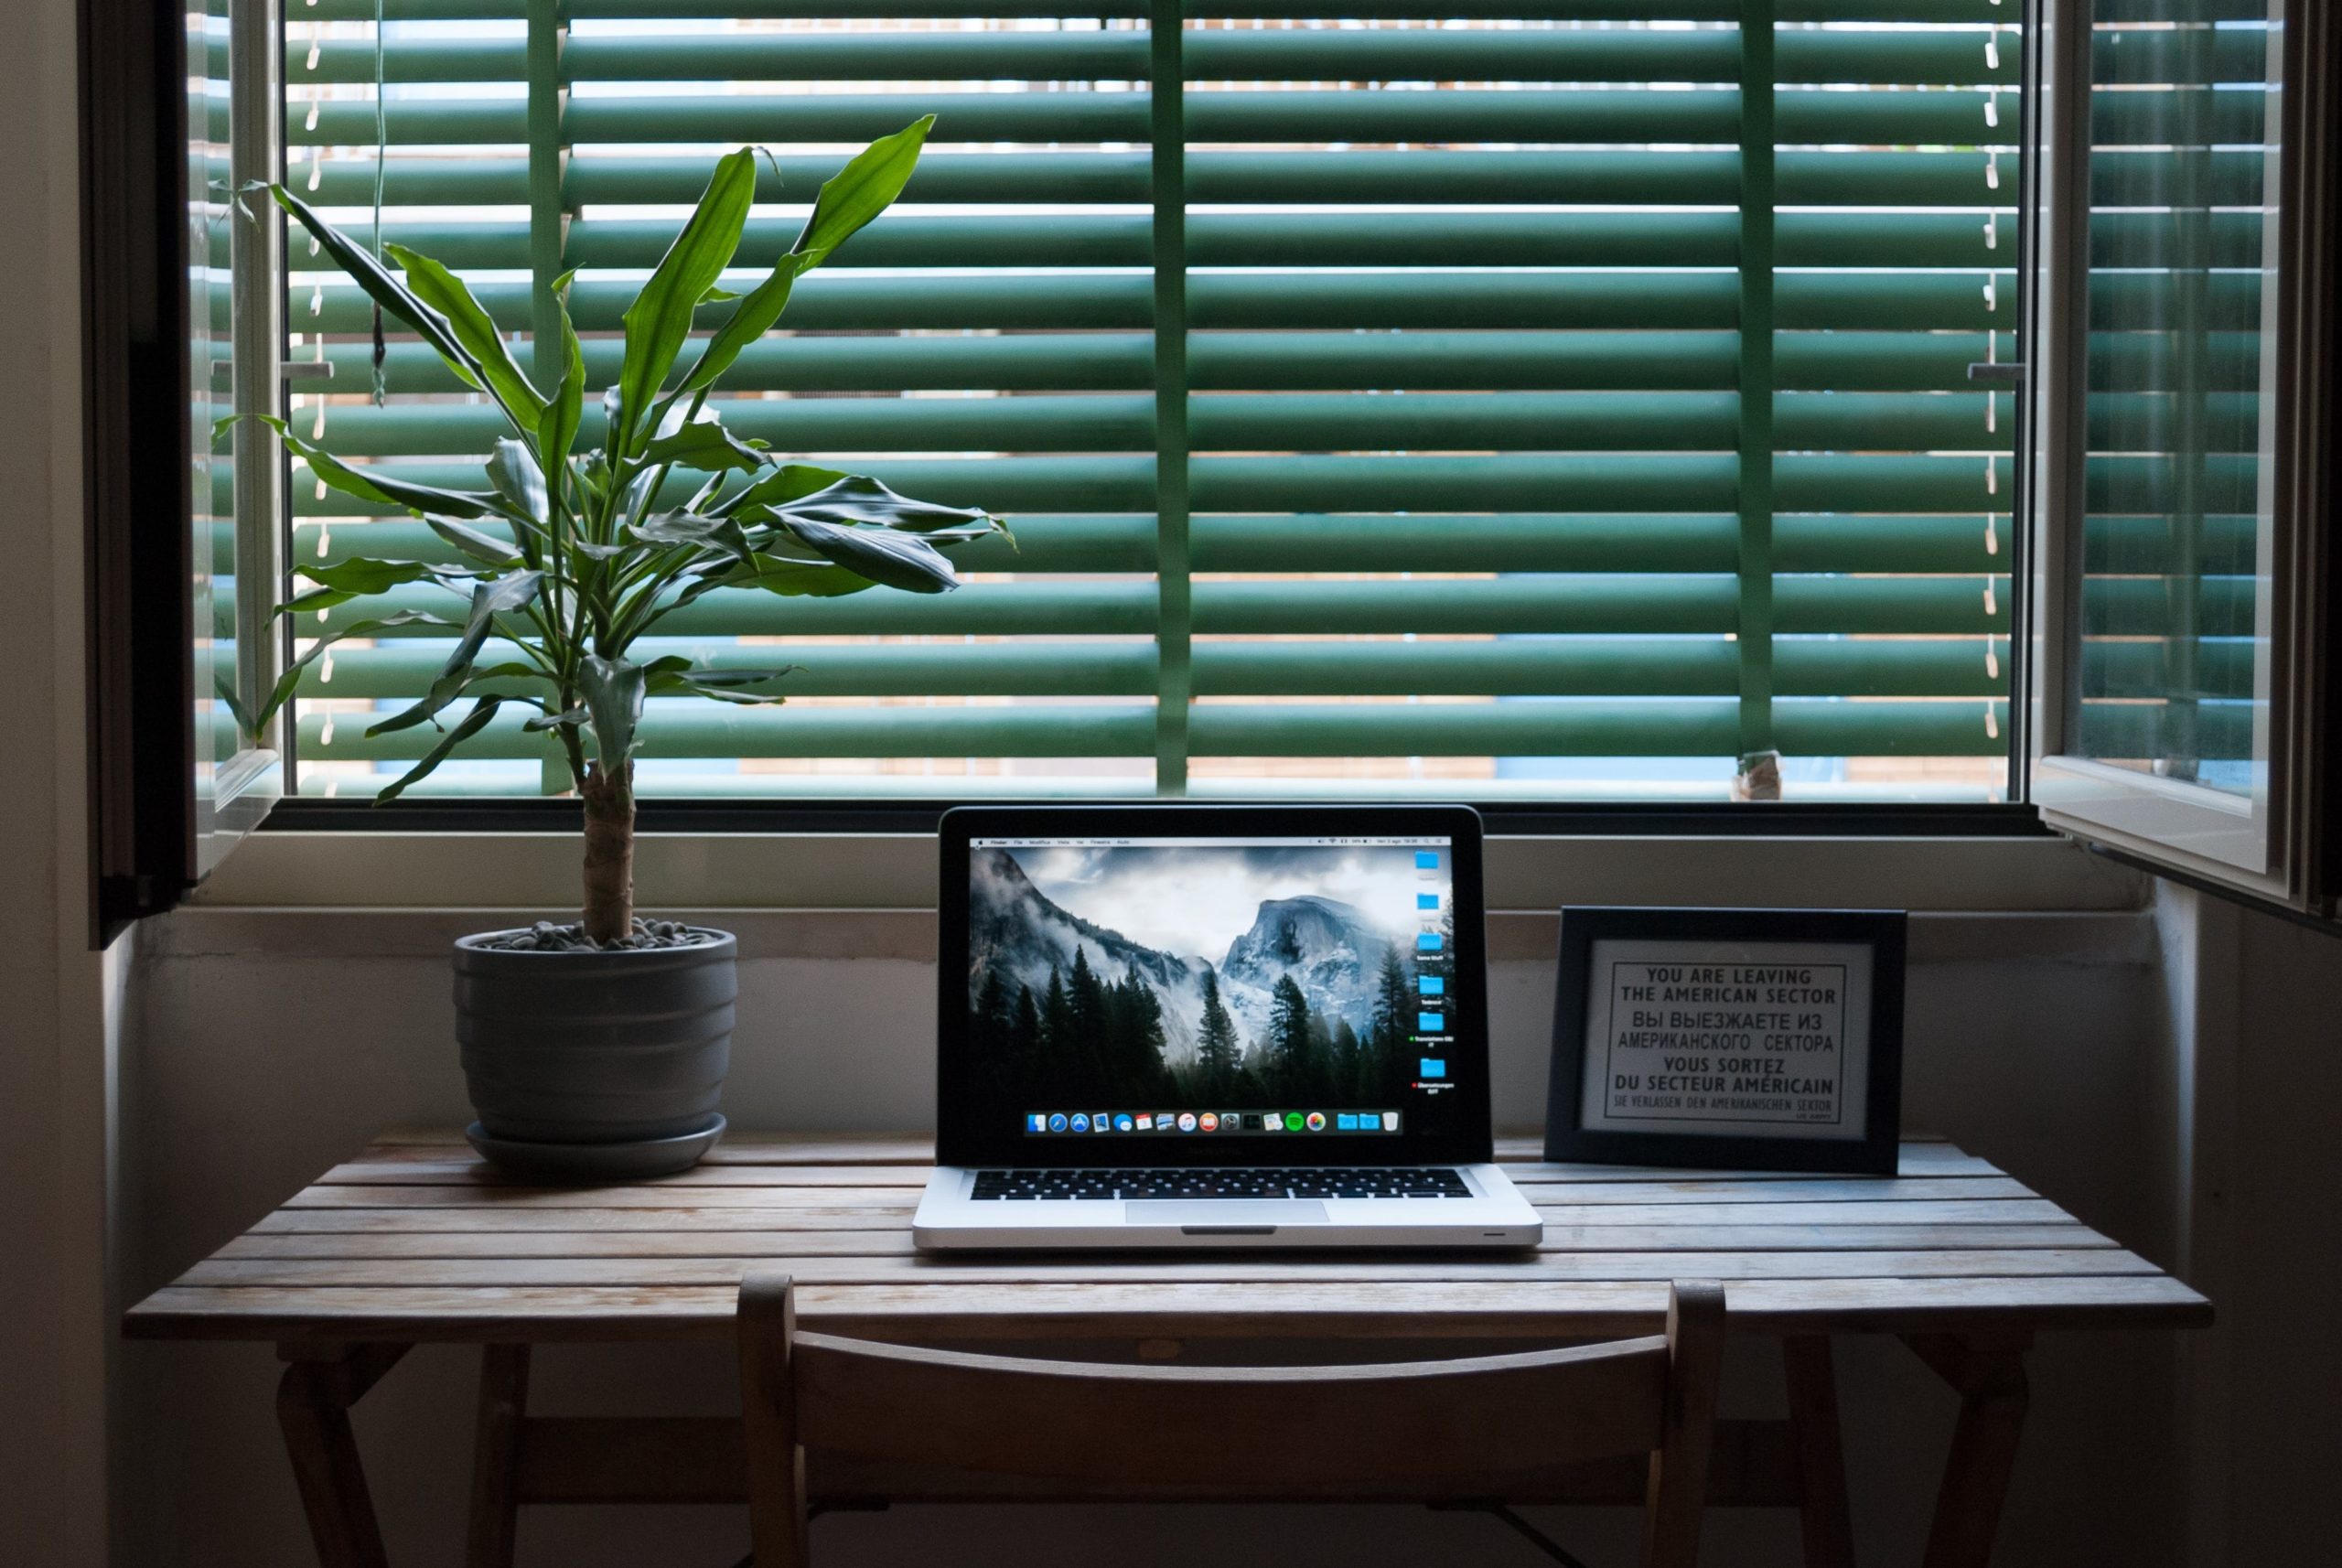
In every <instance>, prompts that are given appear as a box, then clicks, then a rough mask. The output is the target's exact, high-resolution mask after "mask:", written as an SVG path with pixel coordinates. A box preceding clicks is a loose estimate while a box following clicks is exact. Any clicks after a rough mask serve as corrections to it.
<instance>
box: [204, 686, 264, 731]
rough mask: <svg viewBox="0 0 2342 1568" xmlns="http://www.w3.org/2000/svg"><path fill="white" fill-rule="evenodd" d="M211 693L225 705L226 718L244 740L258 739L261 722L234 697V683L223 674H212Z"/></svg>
mask: <svg viewBox="0 0 2342 1568" xmlns="http://www.w3.org/2000/svg"><path fill="white" fill-rule="evenodd" d="M211 693H212V695H214V696H216V697H218V698H219V699H220V702H221V703H225V704H226V705H227V709H228V716H229V717H231V718H232V719H234V720H235V721H236V728H237V730H238V731H239V732H240V733H241V734H242V736H243V737H244V738H245V739H246V740H258V739H259V738H260V726H261V721H260V720H258V719H256V718H254V717H253V716H252V710H251V709H249V708H247V707H245V706H244V700H243V699H242V697H239V696H238V695H236V688H235V685H234V683H233V682H231V681H230V680H229V679H228V677H227V676H226V675H225V674H214V675H213V676H212V677H211Z"/></svg>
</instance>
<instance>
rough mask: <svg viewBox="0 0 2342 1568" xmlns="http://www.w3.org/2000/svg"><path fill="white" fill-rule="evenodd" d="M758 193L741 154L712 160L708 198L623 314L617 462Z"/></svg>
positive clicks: (750, 160) (614, 446) (614, 443)
mask: <svg viewBox="0 0 2342 1568" xmlns="http://www.w3.org/2000/svg"><path fill="white" fill-rule="evenodd" d="M756 189H757V169H756V159H755V157H754V156H753V155H751V154H750V153H748V152H747V150H746V149H743V150H741V151H739V152H735V153H727V154H725V156H723V157H722V158H719V159H718V160H717V161H716V165H715V174H714V177H713V178H711V179H710V180H709V181H708V183H707V190H706V192H705V194H704V195H703V196H701V198H700V199H699V205H698V207H696V208H695V209H693V212H692V215H691V217H690V219H689V220H686V221H685V222H684V224H683V228H682V232H681V233H679V234H677V235H676V236H675V242H674V244H673V245H671V247H669V249H668V251H667V253H666V255H664V256H663V257H661V259H660V262H659V266H658V268H657V270H656V271H654V272H653V273H652V274H650V282H648V283H646V284H644V285H642V292H641V293H640V294H639V295H636V296H635V300H634V303H633V304H632V305H630V306H627V311H626V358H625V360H624V362H623V364H622V366H621V368H620V370H619V372H618V388H617V392H618V418H616V419H614V420H613V421H612V422H611V424H610V434H609V448H610V453H611V456H613V457H615V458H623V457H626V456H631V454H632V452H633V439H634V429H633V425H634V422H635V421H636V420H638V419H639V417H640V415H641V411H643V410H645V409H648V408H649V407H650V404H651V403H652V401H653V400H654V399H656V398H657V396H658V395H659V389H660V387H661V386H662V385H663V384H665V381H666V380H667V372H668V371H671V370H672V369H674V365H675V356H676V355H677V354H679V353H681V352H682V347H683V343H684V341H685V339H686V338H689V337H690V335H691V328H692V312H693V310H695V309H696V308H697V307H698V306H699V297H700V295H704V294H705V293H706V292H707V291H708V290H709V289H711V288H713V287H714V286H715V281H716V279H717V278H719V277H721V276H722V275H723V274H724V269H725V267H727V266H729V265H731V263H732V256H733V252H736V251H737V250H738V249H739V248H740V233H741V231H742V230H743V229H744V228H745V227H746V226H747V220H748V204H749V202H750V201H751V200H752V199H754V198H755V196H756Z"/></svg>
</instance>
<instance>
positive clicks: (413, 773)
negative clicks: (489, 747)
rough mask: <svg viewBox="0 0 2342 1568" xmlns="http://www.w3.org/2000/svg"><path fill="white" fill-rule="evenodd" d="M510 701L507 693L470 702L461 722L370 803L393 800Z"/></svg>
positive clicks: (442, 760)
mask: <svg viewBox="0 0 2342 1568" xmlns="http://www.w3.org/2000/svg"><path fill="white" fill-rule="evenodd" d="M510 701H511V699H510V698H509V697H482V698H481V699H480V700H479V701H478V702H477V703H473V704H472V711H471V712H470V713H469V714H466V715H465V717H464V722H463V723H461V724H459V725H457V726H456V727H455V728H454V729H451V730H449V731H448V732H447V733H446V735H444V736H440V737H439V744H438V745H436V746H433V747H432V748H431V749H430V750H429V751H426V752H424V754H423V760H422V761H420V762H418V763H416V764H415V765H414V767H413V768H408V769H407V770H406V772H405V773H403V774H402V775H401V776H400V777H399V779H398V781H397V782H395V783H393V784H391V785H390V786H388V787H387V788H385V789H383V790H382V792H381V794H379V795H377V796H375V797H374V804H376V805H378V806H379V805H381V804H382V803H383V802H384V801H386V800H397V799H398V798H399V796H400V795H402V794H403V793H404V792H405V790H406V788H407V786H408V785H410V784H413V783H414V782H416V781H417V780H418V779H422V778H423V777H424V775H426V774H428V773H429V772H430V771H431V770H432V769H433V768H436V767H438V766H439V765H440V764H441V763H443V762H445V761H446V760H447V754H448V753H449V752H451V751H453V750H455V749H456V747H457V746H461V745H463V744H464V742H466V741H467V740H469V739H471V737H472V736H476V735H478V734H479V732H480V731H482V730H484V729H486V728H487V727H488V721H489V720H490V719H492V718H494V717H495V716H496V710H497V709H498V708H500V707H502V706H503V705H504V704H505V703H508V702H510Z"/></svg>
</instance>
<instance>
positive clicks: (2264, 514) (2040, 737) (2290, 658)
mask: <svg viewBox="0 0 2342 1568" xmlns="http://www.w3.org/2000/svg"><path fill="white" fill-rule="evenodd" d="M2268 11H2269V14H2270V16H2271V17H2272V20H2278V21H2281V22H2282V25H2283V27H2282V33H2281V37H2280V48H2279V51H2278V54H2277V56H2276V58H2274V59H2272V61H2271V64H2270V69H2271V72H2272V86H2273V87H2275V88H2276V89H2277V90H2278V91H2279V93H2280V95H2281V96H2280V103H2279V108H2278V115H2279V121H2278V126H2277V134H2276V138H2275V146H2276V152H2275V157H2274V161H2275V170H2274V174H2273V177H2272V186H2273V205H2274V207H2275V210H2276V213H2277V217H2276V218H2274V219H2272V220H2270V221H2271V222H2272V223H2273V224H2275V225H2276V233H2275V236H2274V239H2273V241H2272V242H2269V243H2268V244H2267V245H2266V246H2265V248H2264V257H2265V256H2267V255H2269V254H2270V253H2271V252H2273V254H2274V258H2275V260H2274V263H2273V264H2274V267H2275V269H2276V274H2277V275H2276V278H2275V279H2274V283H2273V286H2270V287H2268V288H2266V289H2265V291H2264V295H2263V301H2262V313H2261V338H2262V340H2263V342H2264V343H2266V344H2269V345H2271V349H2270V351H2269V352H2268V353H2266V354H2265V355H2264V357H2263V364H2262V369H2261V395H2262V396H2263V397H2264V398H2270V399H2272V400H2273V401H2274V402H2275V403H2277V405H2278V407H2279V413H2278V414H2277V416H2276V419H2275V420H2274V421H2273V422H2272V427H2271V428H2269V429H2266V430H2264V433H2263V436H2262V451H2261V460H2262V466H2263V478H2262V480H2261V497H2262V499H2261V505H2260V506H2259V507H2258V508H2257V509H2256V511H2257V519H2256V552H2257V553H2256V561H2257V562H2259V563H2261V568H2260V570H2259V571H2258V572H2257V574H2256V578H2257V580H2256V585H2255V597H2256V609H2255V622H2254V624H2255V628H2256V635H2257V636H2258V637H2259V638H2260V639H2261V647H2260V649H2259V650H2258V651H2257V653H2256V658H2255V691H2254V696H2255V714H2254V736H2255V754H2256V756H2258V757H2265V759H2266V768H2265V770H2264V773H2263V776H2262V778H2261V780H2260V781H2259V782H2258V783H2257V784H2256V787H2255V789H2254V790H2253V791H2252V793H2251V795H2250V796H2248V797H2244V798H2239V797H2236V796H2232V795H2227V794H2224V793H2222V792H2220V791H2218V790H2214V789H2208V788H2206V787H2201V786H2197V785H2192V784H2188V783H2185V782H2181V781H2178V780H2173V779H2162V778H2157V777H2154V776H2152V775H2148V774H2143V773H2140V772H2137V771H2135V770H2133V769H2129V768H2119V767H2115V766H2113V765H2111V764H2108V763H2104V762H2100V761H2096V760H2093V759H2090V758H2088V757H2080V756H2076V755H2072V754H2069V753H2068V751H2066V749H2065V742H2066V733H2065V732H2066V726H2067V724H2068V715H2069V714H2072V713H2074V712H2075V711H2076V708H2077V698H2078V695H2079V693H2077V691H2076V690H2075V682H2078V681H2079V676H2080V671H2079V668H2078V667H2077V661H2075V660H2072V659H2071V658H2070V657H2069V654H2068V650H2069V649H2070V647H2071V646H2072V639H2071V636H2070V628H2069V627H2068V625H2067V621H2066V618H2067V614H2068V608H2067V607H2068V605H2069V604H2070V603H2071V602H2072V599H2073V593H2074V589H2075V588H2076V587H2077V586H2078V585H2079V575H2080V573H2081V570H2082V566H2081V537H2082V525H2083V521H2084V508H2083V504H2082V487H2083V483H2084V479H2085V473H2086V461H2085V458H2084V456H2083V455H2082V447H2083V444H2084V435H2083V432H2084V428H2085V426H2084V416H2083V397H2084V392H2085V388H2084V385H2083V382H2084V376H2085V372H2084V371H2083V365H2084V351H2085V349H2086V347H2087V341H2088V338H2087V335H2088V321H2087V319H2086V317H2085V313H2084V308H2083V306H2081V303H2080V302H2081V301H2082V300H2083V299H2084V298H2085V294H2084V290H2085V288H2086V286H2087V269H2088V267H2089V256H2088V247H2087V224H2088V221H2089V217H2090V212H2089V207H2088V202H2089V199H2090V198H2089V194H2088V185H2087V181H2088V163H2087V158H2088V150H2089V149H2088V136H2087V131H2086V125H2087V121H2088V115H2089V104H2090V91H2091V90H2090V49H2091V31H2090V8H2089V6H2088V5H2087V3H2086V0H2036V7H2035V11H2034V16H2033V18H2032V25H2033V27H2034V36H2035V37H2036V38H2037V39H2038V40H2039V47H2038V48H2037V49H2036V52H2035V54H2034V55H2033V56H2032V57H2031V60H2032V69H2033V70H2034V71H2035V72H2036V78H2035V80H2034V81H2032V82H2031V83H2029V84H2028V93H2027V97H2028V102H2029V103H2031V104H2032V105H2033V106H2034V113H2035V115H2036V119H2035V123H2034V130H2033V132H2032V134H2030V136H2029V139H2028V144H2027V147H2026V166H2027V168H2028V169H2031V170H2035V171H2037V172H2036V174H2035V180H2036V184H2035V187H2034V188H2033V189H2032V190H2031V191H2030V192H2029V193H2028V199H2027V203H2026V208H2025V215H2026V218H2027V220H2028V221H2027V225H2026V227H2027V229H2028V231H2032V232H2035V233H2037V234H2039V235H2040V236H2041V242H2040V244H2039V245H2038V247H2037V249H2036V252H2035V253H2034V254H2033V256H2032V258H2031V261H2030V264H2029V267H2028V282H2029V285H2030V286H2029V287H2028V289H2027V291H2026V293H2027V296H2028V297H2029V298H2030V299H2031V300H2033V301H2034V303H2035V306H2036V310H2035V316H2034V317H2033V319H2032V322H2031V324H2030V328H2029V339H2028V342H2027V361H2028V363H2029V364H2031V365H2032V366H2033V367H2035V373H2034V375H2033V377H2032V378H2031V380H2032V383H2033V384H2032V388H2031V391H2032V394H2033V395H2032V403H2031V408H2030V411H2029V413H2028V415H2027V417H2026V419H2025V424H2024V432H2025V439H2026V442H2027V445H2028V448H2029V449H2028V451H2027V452H2026V454H2025V458H2024V462H2025V468H2026V471H2027V474H2028V478H2029V482H2030V484H2031V486H2032V493H2031V502H2032V509H2033V515H2032V518H2031V520H2030V526H2029V528H2028V530H2027V532H2028V535H2029V537H2030V539H2031V542H2032V549H2033V561H2032V570H2031V574H2030V580H2029V592H2028V595H2027V597H2028V599H2029V601H2030V606H2031V610H2032V614H2031V618H2030V625H2029V628H2028V635H2027V641H2028V644H2029V650H2030V651H2029V657H2028V664H2029V674H2030V679H2029V683H2028V689H2027V691H2026V693H2025V701H2026V708H2027V714H2028V717H2027V724H2026V730H2027V750H2028V754H2029V755H2028V763H2029V766H2028V768H2027V774H2028V778H2027V781H2026V786H2027V787H2026V789H2025V795H2026V798H2027V799H2029V800H2031V801H2032V802H2033V804H2034V806H2035V807H2036V810H2037V811H2039V813H2040V817H2041V820H2042V822H2043V823H2044V824H2045V825H2046V826H2047V827H2048V828H2050V829H2053V830H2056V831H2057V832H2064V833H2067V834H2069V835H2071V836H2073V837H2075V838H2077V839H2079V840H2081V841H2083V842H2086V843H2090V844H2092V845H2095V846H2099V847H2102V848H2104V849H2106V850H2108V851H2110V852H2112V853H2115V854H2120V855H2122V856H2123V857H2124V858H2125V859H2127V860H2129V861H2130V862H2131V863H2133V864H2135V865H2142V866H2144V867H2146V868H2149V869H2153V870H2156V871H2158V872H2168V873H2170V874H2172V875H2175V876H2177V877H2179V878H2181V879H2183V880H2186V881H2187V882H2188V883H2190V884H2191V885H2193V886H2199V887H2207V888H2209V889H2211V890H2213V891H2216V892H2219V893H2222V894H2224V895H2227V896H2230V897H2235V896H2238V895H2241V896H2243V897H2247V898H2249V899H2251V900H2253V901H2255V902H2259V903H2261V904H2264V905H2267V906H2269V907H2271V908H2275V909H2278V910H2281V911H2284V912H2290V913H2294V914H2305V915H2309V916H2313V917H2330V916H2331V915H2332V913H2333V909H2334V895H2335V891H2336V888H2337V870H2336V866H2335V865H2334V864H2333V856H2334V851H2333V849H2332V848H2331V847H2330V846H2328V845H2327V844H2326V843H2325V829H2324V825H2323V824H2324V821H2325V818H2326V815H2327V814H2328V812H2329V811H2330V809H2331V807H2332V805H2333V804H2334V803H2335V801H2336V800H2337V768H2336V766H2335V762H2334V751H2335V744H2334V740H2333V738H2332V736H2331V726H2332V725H2333V724H2334V723H2335V719H2334V717H2333V714H2335V713H2336V712H2342V709H2337V707H2336V694H2335V686H2336V682H2335V665H2336V663H2337V657H2336V656H2337V651H2342V649H2337V644H2336V642H2335V639H2334V635H2333V629H2332V627H2331V624H2330V620H2329V617H2330V614H2331V606H2332V605H2333V604H2334V603H2335V602H2336V591H2335V587H2334V584H2333V581H2332V579H2333V578H2334V576H2335V573H2336V564H2335V557H2334V553H2333V552H2332V550H2331V548H2330V544H2329V542H2328V540H2329V536H2330V535H2331V534H2332V532H2333V520H2332V519H2331V518H2330V516H2329V515H2328V513H2327V499H2326V498H2327V478H2326V470H2327V468H2328V467H2329V461H2328V457H2327V454H2328V452H2329V451H2330V449H2331V440H2332V427H2331V426H2332V422H2331V414H2330V412H2329V403H2328V394H2329V383H2330V381H2331V378H2332V376H2333V371H2334V363H2333V361H2334V354H2335V349H2336V339H2335V336H2334V328H2335V319H2334V315H2333V311H2332V306H2331V298H2330V295H2331V293H2332V288H2333V283H2334V273H2333V263H2332V244H2333V233H2334V229H2335V220H2336V208H2337V197H2336V184H2335V177H2336V159H2335V156H2334V151H2333V148H2332V146H2331V142H2332V138H2333V133H2334V126H2335V120H2336V110H2335V103H2334V99H2333V97H2332V94H2333V93H2334V91H2335V90H2336V86H2337V66H2336V62H2335V59H2334V56H2335V53H2336V45H2337V34H2342V29H2337V28H2336V27H2335V26H2334V24H2333V21H2332V19H2331V17H2330V16H2327V15H2326V12H2325V11H2324V10H2323V8H2321V7H2318V6H2315V5H2304V4H2302V3H2301V0H2290V3H2289V0H2268ZM2077 105H2079V111H2077V109H2076V106H2077ZM2074 190H2079V191H2080V192H2081V202H2082V205H2081V206H2079V207H2077V206H2075V205H2074V204H2073V203H2072V202H2071V201H2068V200H2064V199H2061V198H2062V195H2063V193H2064V192H2068V191H2074ZM2304 345H2309V347H2308V348H2307V349H2306V350H2305V349H2304Z"/></svg>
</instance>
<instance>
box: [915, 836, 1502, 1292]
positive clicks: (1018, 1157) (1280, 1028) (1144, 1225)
mask: <svg viewBox="0 0 2342 1568" xmlns="http://www.w3.org/2000/svg"><path fill="white" fill-rule="evenodd" d="M940 837H941V840H942V854H943V875H942V886H941V892H940V899H939V906H940V928H941V929H940V936H941V950H940V964H939V966H938V967H939V969H940V976H941V979H940V992H939V996H938V1001H939V1013H940V1031H939V1033H940V1061H939V1065H940V1072H939V1075H938V1085H937V1097H936V1152H937V1159H938V1168H937V1170H936V1172H935V1175H934V1176H933V1178H932V1179H931V1180H929V1183H928V1187H927V1190H926V1193H925V1194H924V1195H923V1196H922V1197H921V1198H920V1200H919V1214H918V1218H917V1219H916V1220H915V1221H914V1234H915V1236H916V1239H917V1241H918V1244H919V1246H921V1247H928V1248H966V1247H993V1248H1012V1247H1014V1248H1029V1247H1148V1248H1153V1247H1296V1246H1302V1247H1306V1246H1316V1247H1393V1246H1406V1247H1520V1246H1526V1245H1529V1244H1531V1243H1534V1242H1535V1241H1536V1240H1538V1239H1539V1237H1540V1236H1541V1235H1542V1225H1541V1223H1540V1222H1539V1220H1538V1218H1537V1213H1536V1210H1534V1209H1532V1208H1530V1207H1529V1205H1528V1204H1527V1202H1525V1201H1524V1200H1523V1199H1522V1198H1521V1197H1520V1194H1519V1193H1518V1192H1516V1191H1515V1190H1514V1189H1513V1187H1512V1185H1511V1184H1510V1183H1509V1181H1507V1180H1506V1179H1505V1176H1504V1175H1503V1173H1502V1172H1501V1171H1499V1170H1498V1169H1497V1167H1496V1165H1494V1164H1492V1163H1491V1152H1492V1151H1491V1147H1490V1137H1489V1122H1488V1000H1487V989H1488V987H1487V965H1486V959H1485V957H1484V954H1483V951H1482V929H1481V928H1482V918H1481V917H1482V903H1481V892H1480V820H1479V817H1478V815H1477V813H1475V812H1474V811H1471V810H1470V809H1469V808H1468V807H1463V806H1390V807H1382V806H1290V807H1287V806H1185V805H1178V806H1098V807H1089V806H1045V807H1033V806H1016V807H968V808H963V809H961V810H958V811H951V812H949V813H947V814H946V815H945V816H944V818H943V822H942V826H941V830H940Z"/></svg>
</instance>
